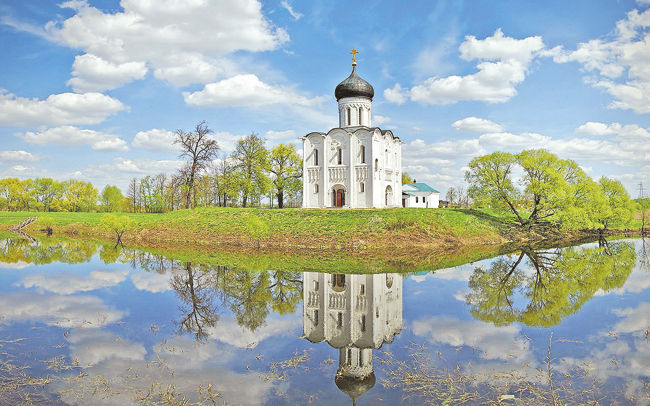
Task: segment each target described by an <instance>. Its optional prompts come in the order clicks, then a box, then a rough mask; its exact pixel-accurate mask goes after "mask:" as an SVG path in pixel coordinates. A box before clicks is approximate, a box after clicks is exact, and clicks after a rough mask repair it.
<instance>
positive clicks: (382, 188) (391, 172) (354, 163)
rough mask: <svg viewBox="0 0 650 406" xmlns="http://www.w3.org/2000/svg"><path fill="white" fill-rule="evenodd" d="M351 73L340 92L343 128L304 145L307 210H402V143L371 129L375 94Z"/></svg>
mask: <svg viewBox="0 0 650 406" xmlns="http://www.w3.org/2000/svg"><path fill="white" fill-rule="evenodd" d="M355 53H356V50H353V51H352V54H353V57H352V73H351V74H350V76H349V77H348V78H347V79H345V80H344V81H342V82H341V83H339V84H338V86H336V89H335V90H334V95H335V96H336V100H337V102H338V104H339V126H338V127H336V128H333V129H331V130H330V131H329V132H327V133H321V132H312V133H310V134H307V135H306V136H304V137H301V138H302V140H303V168H304V169H303V193H302V196H303V205H302V207H305V208H318V207H350V208H368V207H376V208H380V207H400V206H401V205H402V174H401V169H402V141H400V139H399V138H397V137H395V136H394V135H393V133H392V132H391V131H390V130H382V129H380V128H378V127H372V115H371V107H372V98H373V97H374V95H375V90H374V89H373V87H372V86H371V85H370V83H368V82H366V81H365V80H363V79H361V78H360V77H359V76H358V75H357V71H356V65H357V63H356V61H355V59H354V54H355Z"/></svg>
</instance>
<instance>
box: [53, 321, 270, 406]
mask: <svg viewBox="0 0 650 406" xmlns="http://www.w3.org/2000/svg"><path fill="white" fill-rule="evenodd" d="M91 333H97V334H96V335H95V339H96V340H97V341H91V339H93V338H92V335H80V336H75V337H74V338H72V339H71V340H70V341H71V342H73V340H77V338H76V337H80V338H78V342H74V345H73V346H72V356H79V360H80V364H81V365H82V366H84V368H83V372H84V375H83V376H81V377H79V378H76V379H71V380H60V381H57V382H56V383H55V384H53V385H50V389H51V390H53V391H55V392H57V393H59V394H60V396H61V398H62V400H63V401H64V402H65V403H67V404H72V405H87V404H93V405H136V404H141V402H140V401H139V400H142V399H144V398H145V397H146V398H147V401H148V402H150V403H152V404H153V403H156V402H157V401H158V400H162V399H161V396H160V395H162V394H163V393H166V391H167V390H168V389H169V388H173V393H174V394H175V395H176V398H175V399H176V400H179V399H180V397H181V396H183V397H184V399H185V401H186V402H187V403H188V404H189V403H191V404H194V402H197V401H198V400H201V399H199V396H198V392H199V387H200V386H202V394H203V395H204V396H206V395H209V393H207V392H206V388H207V386H208V385H209V384H211V385H212V389H211V390H212V393H219V394H220V397H219V398H218V403H221V402H224V403H228V404H238V405H245V406H249V405H251V406H252V405H260V404H265V403H266V401H267V399H268V398H269V396H270V395H271V394H272V393H273V392H274V391H273V388H274V383H273V380H268V381H264V380H262V378H260V377H259V376H258V374H257V373H254V372H245V373H237V372H234V371H232V370H231V369H232V368H231V367H229V366H228V364H229V363H231V361H232V360H236V359H238V358H237V357H236V356H235V354H226V353H225V352H224V351H223V350H222V349H219V348H218V346H217V343H215V342H213V341H210V342H208V343H206V344H197V343H196V341H194V340H193V339H190V338H187V337H175V338H173V339H171V340H165V341H163V342H161V343H159V344H158V345H155V346H154V349H153V352H151V353H150V356H149V357H146V350H145V349H144V347H143V346H142V345H141V344H139V343H128V344H124V345H125V347H124V348H125V352H124V353H120V351H119V349H118V350H116V347H115V346H114V345H113V344H112V343H111V341H114V342H116V340H118V338H117V337H115V336H114V335H112V334H111V333H102V332H91ZM93 342H99V344H98V345H93V344H92V343H93ZM86 343H87V344H88V345H86ZM118 344H119V343H118ZM239 351H245V350H239ZM241 367H242V366H239V365H238V366H236V368H241ZM100 377H101V382H102V383H103V385H100V386H97V385H96V384H93V382H95V381H96V380H97V378H100ZM105 390H108V391H106V392H105ZM161 403H163V402H162V401H161ZM179 404H180V402H179ZM183 404H185V403H183Z"/></svg>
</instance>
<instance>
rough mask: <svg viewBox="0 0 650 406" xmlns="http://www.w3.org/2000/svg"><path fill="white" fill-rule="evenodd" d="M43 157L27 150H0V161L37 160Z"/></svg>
mask: <svg viewBox="0 0 650 406" xmlns="http://www.w3.org/2000/svg"><path fill="white" fill-rule="evenodd" d="M43 158H44V157H43V156H41V155H35V154H32V153H31V152H27V151H0V162H3V163H13V162H38V161H40V160H41V159H43Z"/></svg>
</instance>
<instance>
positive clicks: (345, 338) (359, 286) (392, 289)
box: [303, 272, 402, 404]
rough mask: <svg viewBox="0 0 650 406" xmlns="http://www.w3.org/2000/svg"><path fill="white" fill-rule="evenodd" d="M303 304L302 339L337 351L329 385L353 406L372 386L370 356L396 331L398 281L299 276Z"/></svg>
mask: <svg viewBox="0 0 650 406" xmlns="http://www.w3.org/2000/svg"><path fill="white" fill-rule="evenodd" d="M303 301H304V302H303V303H304V305H303V338H305V339H307V340H309V341H310V342H312V343H320V342H322V341H325V342H327V343H328V344H329V345H330V346H331V347H333V348H336V349H338V350H339V364H338V370H337V373H336V375H335V377H334V381H335V383H336V386H337V387H338V388H339V389H340V390H341V391H343V392H344V393H346V394H347V395H349V396H350V397H351V398H352V400H353V404H356V399H357V398H358V397H359V396H361V395H362V394H364V393H366V392H367V391H368V390H370V389H372V387H373V386H374V384H375V374H374V371H373V366H372V350H373V349H379V348H381V347H382V345H383V344H384V343H392V342H393V339H394V337H395V335H396V334H399V333H400V331H401V330H402V277H401V276H400V275H399V274H375V275H350V274H325V273H318V272H305V273H303Z"/></svg>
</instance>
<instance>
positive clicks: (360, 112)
mask: <svg viewBox="0 0 650 406" xmlns="http://www.w3.org/2000/svg"><path fill="white" fill-rule="evenodd" d="M362 111H363V110H362V109H361V107H359V125H361V114H363V113H362Z"/></svg>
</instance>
